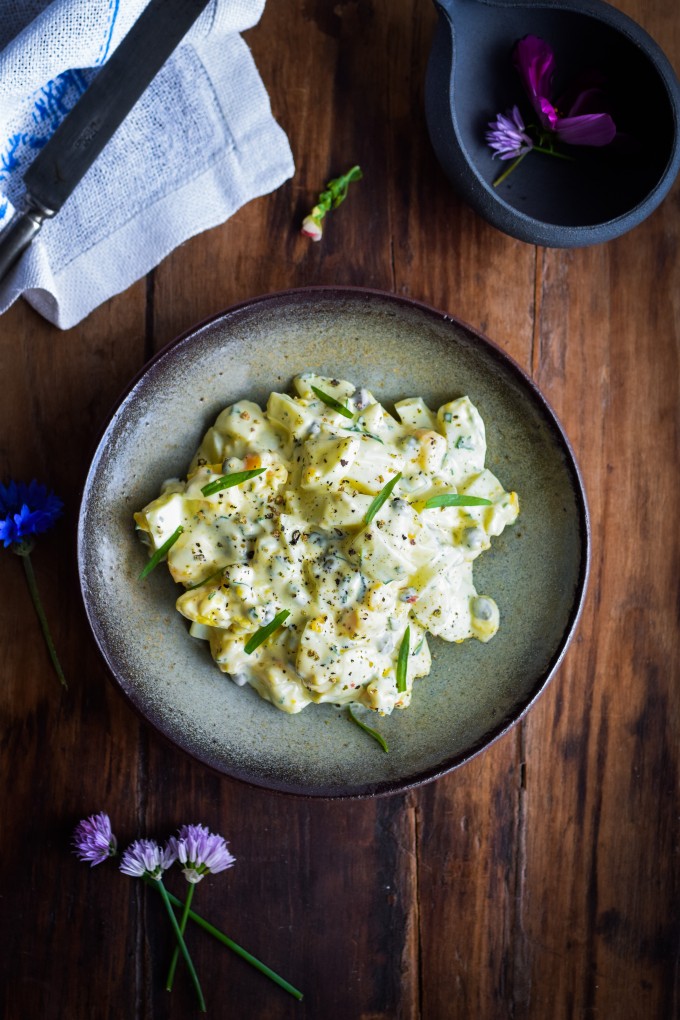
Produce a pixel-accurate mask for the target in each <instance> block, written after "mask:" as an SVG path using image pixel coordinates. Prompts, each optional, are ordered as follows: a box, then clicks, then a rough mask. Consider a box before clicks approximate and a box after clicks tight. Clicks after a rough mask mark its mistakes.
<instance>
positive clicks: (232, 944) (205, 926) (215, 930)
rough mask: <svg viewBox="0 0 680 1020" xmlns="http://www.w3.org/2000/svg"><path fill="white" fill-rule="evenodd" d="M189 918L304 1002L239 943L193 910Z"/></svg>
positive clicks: (150, 882)
mask: <svg viewBox="0 0 680 1020" xmlns="http://www.w3.org/2000/svg"><path fill="white" fill-rule="evenodd" d="M144 881H145V882H146V883H147V885H151V886H155V885H157V884H158V883H157V882H155V881H154V880H153V879H151V878H145V879H144ZM164 891H165V893H166V895H167V897H168V899H169V901H170V903H172V905H173V906H174V907H181V906H183V904H182V901H181V900H178V899H177V897H176V896H173V895H172V893H171V892H168V891H167V889H164ZM189 918H190V920H192V921H193V922H194V923H195V924H197V925H198V926H199V928H202V929H203V931H207V933H208V934H209V935H212V937H213V938H215V939H217V941H218V942H221V943H222V945H224V946H227V948H228V949H231V951H232V952H233V953H236V955H237V956H240V957H241V959H243V960H245V961H246V962H247V963H249V964H250V965H251V967H255V969H256V970H259V971H260V973H261V974H264V975H265V976H266V977H268V978H269V979H270V980H271V981H273V982H274V984H277V985H278V986H279V987H280V988H283V990H284V991H286V992H289V994H290V995H292V996H293V997H294V998H295V999H297V1000H298V1002H301V1001H302V998H303V996H302V992H300V991H298V989H297V988H295V987H294V986H293V985H291V984H289V982H288V981H286V980H285V979H284V978H282V977H280V976H279V975H278V974H277V973H276V972H275V971H273V970H271V969H270V968H269V967H267V965H266V964H264V963H262V962H261V961H260V960H258V959H257V957H256V956H253V955H252V954H251V953H249V952H248V951H247V950H246V949H242V948H241V946H239V945H238V943H236V942H234V941H233V940H232V939H230V938H228V937H227V936H226V935H224V934H223V933H222V932H221V931H220V930H219V928H215V926H214V925H212V924H210V922H209V921H206V920H205V919H204V918H202V917H201V916H200V914H195V913H194V911H193V910H190V911H189Z"/></svg>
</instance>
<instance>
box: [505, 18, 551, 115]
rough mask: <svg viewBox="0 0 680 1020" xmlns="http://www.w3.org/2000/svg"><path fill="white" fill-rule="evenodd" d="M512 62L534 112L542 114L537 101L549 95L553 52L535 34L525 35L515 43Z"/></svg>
mask: <svg viewBox="0 0 680 1020" xmlns="http://www.w3.org/2000/svg"><path fill="white" fill-rule="evenodd" d="M513 63H514V65H515V68H516V69H517V71H518V72H519V76H520V78H521V79H522V83H523V85H524V88H525V89H526V91H527V95H528V96H529V98H530V100H531V102H532V104H533V107H534V109H535V110H536V113H537V114H538V115H539V116H542V115H543V111H542V110H541V106H540V102H539V101H540V100H541V99H550V97H551V93H552V77H553V73H554V71H555V54H554V53H553V51H552V49H551V47H550V46H549V45H548V43H547V42H545V40H544V39H539V38H538V36H536V35H527V36H525V38H524V39H520V40H519V42H518V43H517V44H516V46H515V49H514V51H513ZM544 126H545V127H547V126H548V125H547V124H546V125H544Z"/></svg>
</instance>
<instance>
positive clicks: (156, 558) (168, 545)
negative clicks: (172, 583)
mask: <svg viewBox="0 0 680 1020" xmlns="http://www.w3.org/2000/svg"><path fill="white" fill-rule="evenodd" d="M183 531H184V528H183V526H182V525H181V524H180V525H179V527H178V528H176V529H175V530H174V531H173V533H172V535H171V536H170V538H169V539H168V540H167V541H166V542H163V545H162V546H161V547H160V549H156V552H155V553H154V554H153V556H152V557H151V559H150V560H149V562H148V563H147V565H146V566H145V567H144V570H142V572H141V574H140V575H139V577H138V578H137V580H138V581H143V580H144V578H145V577H148V576H149V574H150V573H151V571H152V570H153V569H154V567H157V566H158V564H159V563H160V562H161V560H162V559H163V558H164V557H165V556H166V555H167V553H168V552H169V551H170V549H172V547H173V545H174V544H175V542H176V541H177V539H178V538H179V536H180V535H181V534H182V532H183Z"/></svg>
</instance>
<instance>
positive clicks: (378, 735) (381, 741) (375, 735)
mask: <svg viewBox="0 0 680 1020" xmlns="http://www.w3.org/2000/svg"><path fill="white" fill-rule="evenodd" d="M347 714H348V716H349V717H350V719H351V720H352V722H353V723H356V724H357V726H358V727H359V729H360V730H363V731H364V733H368V735H369V737H373V739H374V740H376V741H377V742H378V743H379V744H380V746H381V747H382V749H383V751H384V752H385V754H387V752H388V751H389V747H388V746H387V741H386V740H385V738H384V737H383V735H382V734H381V733H378V731H377V730H374V729H372V728H371V727H370V726H367V725H366V723H365V722H362V721H361V719H357V717H356V716H355V714H354V712H353V711H352V709H351V708H350V707H349V706H348V707H347Z"/></svg>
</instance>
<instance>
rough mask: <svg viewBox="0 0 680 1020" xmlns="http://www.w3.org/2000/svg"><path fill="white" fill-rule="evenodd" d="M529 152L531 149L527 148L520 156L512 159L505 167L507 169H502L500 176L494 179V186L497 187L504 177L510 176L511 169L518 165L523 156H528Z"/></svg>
mask: <svg viewBox="0 0 680 1020" xmlns="http://www.w3.org/2000/svg"><path fill="white" fill-rule="evenodd" d="M530 152H531V149H527V151H526V152H523V153H522V155H521V156H518V157H517V159H513V161H512V163H511V164H510V166H509V167H508V168H507V170H504V171H503V173H502V174H501V175H500V177H497V178H496V180H495V181H494V182H493V186H494V188H497V187H498V185H499V184H502V183H503V181H504V180H505V178H506V177H509V176H510V174H511V173H512V171H513V170H514V169H515V168H516V167H518V166H519V165H520V163H521V162H522V160H523V159H524V158H525V156H528V155H529V153H530Z"/></svg>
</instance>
